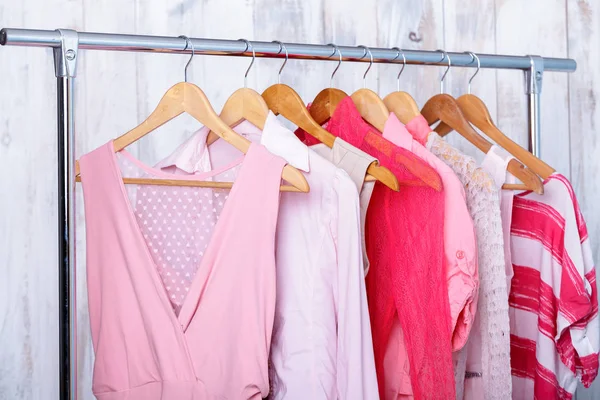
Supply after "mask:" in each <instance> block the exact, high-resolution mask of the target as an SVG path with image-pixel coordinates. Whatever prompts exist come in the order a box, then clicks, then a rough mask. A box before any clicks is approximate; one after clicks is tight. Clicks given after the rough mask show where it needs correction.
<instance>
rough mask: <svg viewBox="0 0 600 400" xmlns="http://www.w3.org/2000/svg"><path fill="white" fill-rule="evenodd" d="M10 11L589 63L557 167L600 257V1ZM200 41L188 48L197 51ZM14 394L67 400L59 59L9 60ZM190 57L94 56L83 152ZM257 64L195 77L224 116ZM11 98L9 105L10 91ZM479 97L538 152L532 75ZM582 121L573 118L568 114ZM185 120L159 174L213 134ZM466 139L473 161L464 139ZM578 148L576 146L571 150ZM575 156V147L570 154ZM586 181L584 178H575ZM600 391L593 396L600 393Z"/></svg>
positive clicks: (8, 16) (152, 141) (3, 296)
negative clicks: (173, 156)
mask: <svg viewBox="0 0 600 400" xmlns="http://www.w3.org/2000/svg"><path fill="white" fill-rule="evenodd" d="M226 3H227V4H226V6H224V2H222V1H219V0H181V1H177V2H173V1H169V0H134V1H132V2H122V1H119V0H84V1H80V2H78V1H74V0H50V1H42V0H23V1H20V2H14V1H11V0H0V16H1V17H2V21H4V22H3V23H4V24H5V25H7V26H9V25H10V26H17V27H30V28H40V29H54V28H57V27H69V28H75V29H84V30H88V31H113V32H120V33H143V34H161V35H188V36H196V37H214V38H229V39H238V38H247V39H250V40H276V39H277V40H282V41H290V42H311V43H329V42H335V43H337V44H340V45H342V44H347V45H356V44H364V45H368V46H369V45H371V46H385V47H392V46H398V47H401V48H407V49H433V50H435V49H438V48H445V49H447V50H453V51H465V50H472V51H475V52H489V53H493V52H498V53H510V54H527V53H533V54H541V55H546V56H557V57H565V56H567V55H569V56H571V57H573V58H576V59H577V61H578V62H579V71H578V72H577V73H576V74H573V75H571V76H570V77H567V75H566V74H562V73H547V74H545V80H544V88H543V96H542V112H543V114H542V128H543V142H542V150H543V154H544V159H545V160H546V161H548V162H549V163H550V164H551V165H552V166H553V167H555V168H557V169H558V170H559V171H560V172H562V173H564V174H565V175H570V176H571V177H572V179H573V184H574V186H575V191H576V194H577V196H578V197H579V200H580V203H581V206H582V209H583V212H584V215H585V217H586V219H587V221H588V229H589V233H590V237H591V238H592V240H596V242H592V243H593V251H594V255H595V258H596V260H598V259H600V247H599V246H598V245H597V244H595V243H598V240H600V239H599V236H600V211H598V210H597V207H595V201H596V200H597V199H598V198H599V194H600V193H599V192H600V183H599V182H598V178H597V177H596V175H597V174H598V172H600V165H599V163H600V161H598V160H600V154H599V153H600V141H599V140H598V138H597V134H596V132H597V130H598V127H599V126H600V109H599V107H600V106H599V102H598V100H597V99H599V98H600V76H599V69H598V65H600V59H599V50H598V49H599V48H600V15H599V13H600V10H599V9H600V5H599V4H598V2H597V1H594V0H577V1H575V0H573V1H571V0H531V1H529V2H523V1H520V0H483V1H476V0H465V1H457V0H378V1H376V2H364V1H360V0H349V1H342V0H284V1H275V0H253V1H248V0H232V1H228V2H226ZM183 45H184V41H183V40H182V48H183ZM0 52H1V54H2V57H0V68H1V69H2V74H3V79H1V80H0V93H2V94H3V96H1V97H0V107H1V108H0V109H1V110H2V113H0V182H2V184H3V187H4V188H5V189H7V190H9V195H4V193H5V192H3V195H2V196H0V209H2V210H4V212H3V213H2V216H1V217H0V249H2V251H3V257H2V261H1V262H0V273H1V274H2V284H1V286H0V343H2V346H0V347H1V349H0V399H2V400H4V399H10V400H12V399H50V400H52V399H57V398H58V362H57V357H58V349H57V347H56V345H57V334H58V314H57V310H58V295H57V284H58V283H57V266H56V265H57V253H56V241H57V237H56V201H57V200H56V172H55V171H56V154H55V153H56V116H55V96H56V91H55V78H54V72H53V64H52V57H51V52H49V51H44V50H40V49H35V48H3V49H1V50H0ZM187 60H188V56H183V55H182V56H171V55H160V54H127V53H121V52H113V53H111V52H93V51H88V52H82V57H81V58H80V61H79V62H80V64H79V69H78V78H77V80H76V85H77V86H76V87H77V90H76V101H77V105H76V129H77V154H78V155H81V154H84V153H86V152H88V151H90V150H93V149H94V148H96V147H97V146H99V145H101V144H103V143H105V142H106V141H107V140H108V139H110V138H113V137H116V136H118V135H120V134H121V133H123V132H125V131H127V130H129V129H131V128H132V127H133V126H135V125H137V124H138V123H139V122H140V121H142V120H143V119H144V118H145V117H146V116H147V115H148V114H149V113H150V112H151V111H152V110H153V109H154V107H155V106H156V104H157V103H158V101H159V99H160V98H161V96H162V95H163V94H164V92H165V91H166V90H167V89H168V88H169V87H170V86H172V85H173V84H174V83H176V82H178V81H180V80H182V79H183V67H184V65H185V63H186V62H187ZM249 62H250V60H249V59H247V58H236V57H216V56H212V57H209V56H197V57H195V58H194V60H193V62H192V65H191V67H190V74H189V75H190V80H191V81H192V82H194V83H196V84H197V85H198V86H200V87H201V88H202V89H203V90H204V91H205V93H206V94H207V96H208V97H209V99H210V100H211V103H212V104H213V106H214V108H215V109H216V110H220V108H221V107H222V105H223V104H224V103H225V101H226V99H227V98H228V97H229V95H230V94H231V93H233V92H234V91H235V90H236V89H238V88H240V87H241V86H243V76H244V72H245V70H246V68H247V66H248V64H249ZM280 65H281V61H280V60H269V59H262V60H257V61H256V63H255V65H254V68H253V69H252V71H250V74H249V76H248V86H249V87H251V88H254V89H256V90H257V91H259V92H262V91H263V90H264V89H265V88H266V87H267V86H269V85H271V84H273V83H275V82H276V81H277V71H278V69H279V67H280ZM366 66H367V65H366V64H358V63H344V64H342V67H341V68H340V70H339V71H338V74H337V76H336V79H335V81H334V85H335V86H336V87H340V88H341V89H343V90H344V91H346V92H347V93H352V92H353V91H355V90H356V89H359V88H361V87H362V75H363V73H364V71H365V68H366ZM334 67H335V62H311V61H305V60H291V61H290V62H289V63H288V65H287V66H286V69H285V70H284V72H283V74H282V77H281V79H282V83H286V84H289V85H290V86H292V87H293V88H294V89H295V90H296V91H297V92H298V93H299V94H300V95H301V96H302V97H303V99H304V100H305V101H310V100H312V99H313V98H314V97H315V95H316V94H317V93H318V92H319V91H320V90H321V89H322V88H324V87H326V86H328V85H329V76H330V73H331V71H332V70H333V68H334ZM399 68H400V65H399V64H398V65H376V66H374V67H373V69H372V70H371V72H370V74H369V75H368V77H367V87H369V88H371V89H373V90H375V91H378V93H379V95H380V96H385V95H386V94H388V93H389V92H391V91H393V90H396V75H397V73H398V71H399ZM442 72H443V68H439V67H414V66H408V67H407V68H406V70H405V72H404V75H403V76H402V78H401V81H400V84H401V89H402V90H406V91H408V92H409V93H411V94H412V95H413V97H414V98H415V99H416V100H417V102H418V103H419V105H420V106H422V105H423V104H424V103H425V101H426V100H427V99H428V98H429V97H431V96H433V95H434V94H436V93H438V92H439V80H438V79H439V77H440V75H441V73H442ZM471 72H472V70H469V71H461V70H460V69H453V70H452V71H451V73H450V78H449V86H448V87H449V90H450V92H451V93H452V94H453V95H455V96H458V95H460V94H462V93H463V92H464V91H465V89H466V80H467V77H468V74H469V73H471ZM7 93H8V94H9V95H6V94H7ZM473 93H474V94H476V95H478V96H480V97H482V98H483V99H484V101H485V102H486V104H487V105H488V107H489V108H490V111H491V112H492V115H493V116H494V117H497V122H498V124H499V126H500V127H501V128H502V129H503V130H504V131H505V132H506V133H507V134H509V135H510V136H511V137H512V138H513V139H516V140H517V141H518V142H519V143H520V144H523V145H526V137H527V122H526V107H525V104H526V103H525V95H524V87H523V77H522V73H519V72H510V71H498V72H496V71H491V70H490V71H487V70H482V72H480V75H479V76H478V77H477V78H476V79H475V81H474V85H473ZM567 110H568V113H567ZM198 128H199V126H198V124H197V123H196V122H195V121H193V119H192V118H188V117H180V118H177V119H176V120H174V121H172V122H171V123H169V124H167V125H165V126H164V127H162V128H161V129H159V130H157V132H154V133H152V134H150V135H149V136H148V137H146V138H144V139H143V140H142V141H141V142H140V143H139V144H138V145H137V146H132V147H133V148H132V149H131V151H132V153H133V154H135V155H137V156H138V157H140V158H141V159H142V160H143V161H144V162H147V163H150V164H152V163H154V162H156V161H158V160H159V159H161V158H163V157H164V156H166V155H167V154H169V153H170V152H171V151H172V150H173V149H174V148H175V147H176V146H177V145H178V144H179V143H181V141H183V140H184V139H185V138H187V137H189V136H190V134H191V133H192V132H194V131H195V130H196V129H198ZM451 140H452V141H453V142H454V143H458V145H459V147H461V148H462V149H464V150H465V151H467V152H471V151H473V149H472V147H470V145H468V144H466V143H465V141H464V140H463V139H462V138H458V137H454V136H453V137H452V139H451ZM569 145H570V146H569ZM567 148H570V152H565V149H567ZM569 171H571V173H569ZM77 200H78V203H77V223H78V226H77V234H78V240H77V246H78V249H77V250H78V252H77V256H78V307H77V308H78V317H79V320H78V339H79V364H78V366H79V398H80V399H85V400H88V399H90V400H91V399H93V395H92V393H91V378H92V363H93V351H92V347H91V338H90V333H89V323H88V320H87V295H86V292H85V231H84V228H85V225H84V221H83V202H82V198H81V193H80V190H79V193H78V198H77ZM599 385H600V384H598V383H596V385H595V387H594V389H590V390H587V391H583V390H581V391H580V392H578V400H584V399H592V398H600V388H599V387H598V386H599Z"/></svg>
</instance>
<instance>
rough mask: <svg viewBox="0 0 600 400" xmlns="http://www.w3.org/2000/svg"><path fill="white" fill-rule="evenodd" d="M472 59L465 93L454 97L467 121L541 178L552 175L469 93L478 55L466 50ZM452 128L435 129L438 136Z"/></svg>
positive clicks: (440, 125)
mask: <svg viewBox="0 0 600 400" xmlns="http://www.w3.org/2000/svg"><path fill="white" fill-rule="evenodd" d="M468 53H469V54H470V55H471V57H473V59H474V60H475V59H476V60H477V71H476V72H475V74H473V76H472V77H471V78H470V79H469V84H468V88H467V94H464V95H462V96H460V97H459V98H458V99H456V102H457V103H458V105H459V107H460V109H461V111H462V112H463V114H464V115H465V117H466V118H467V120H468V121H469V122H471V123H472V124H473V125H475V126H476V127H477V128H478V129H479V130H480V131H482V132H483V133H485V134H486V135H487V136H488V137H489V138H491V139H492V140H493V141H494V142H496V143H497V144H498V145H499V146H500V147H502V148H504V149H505V150H506V151H508V152H509V153H510V154H511V155H513V156H514V157H515V158H517V159H518V160H520V161H521V162H522V163H523V164H525V166H527V167H528V168H529V169H531V170H532V171H533V172H535V173H536V174H537V175H539V176H541V177H542V178H543V179H547V178H548V177H549V176H550V175H552V174H553V173H554V172H555V170H554V169H553V168H552V167H551V166H549V165H548V164H546V163H545V162H544V161H542V160H541V159H539V158H538V157H536V156H534V155H533V154H532V153H530V152H529V151H527V150H525V149H524V148H523V147H521V146H519V145H518V144H517V143H515V142H514V141H513V140H511V139H510V138H509V137H508V136H506V135H505V134H504V133H503V132H502V131H501V130H500V129H498V127H497V126H496V124H495V123H494V121H493V119H492V116H491V115H490V112H489V110H488V108H487V107H486V105H485V103H484V102H483V101H482V100H481V99H480V98H479V97H477V96H475V95H473V94H471V81H472V80H473V78H475V75H477V73H478V72H479V66H480V64H479V57H477V55H476V54H475V53H472V52H468ZM451 130H452V128H450V127H449V126H448V125H447V124H445V123H444V122H442V123H440V124H439V125H438V126H437V127H436V128H435V131H436V132H437V133H438V134H439V135H440V136H445V135H447V134H448V133H449V132H450V131H451Z"/></svg>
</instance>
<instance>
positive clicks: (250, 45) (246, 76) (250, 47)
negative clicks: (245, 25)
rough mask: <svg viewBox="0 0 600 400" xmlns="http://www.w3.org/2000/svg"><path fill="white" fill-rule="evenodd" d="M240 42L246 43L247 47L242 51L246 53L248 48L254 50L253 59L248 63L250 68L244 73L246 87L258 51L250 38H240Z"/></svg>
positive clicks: (245, 86)
mask: <svg viewBox="0 0 600 400" xmlns="http://www.w3.org/2000/svg"><path fill="white" fill-rule="evenodd" d="M238 40H239V41H240V42H244V43H246V48H245V49H244V51H243V52H242V53H245V52H247V51H248V49H251V50H252V61H250V65H248V69H247V70H246V73H245V74H244V88H247V87H248V73H249V72H250V70H251V69H252V66H253V65H254V60H256V52H255V51H254V46H252V43H250V41H249V40H247V39H238Z"/></svg>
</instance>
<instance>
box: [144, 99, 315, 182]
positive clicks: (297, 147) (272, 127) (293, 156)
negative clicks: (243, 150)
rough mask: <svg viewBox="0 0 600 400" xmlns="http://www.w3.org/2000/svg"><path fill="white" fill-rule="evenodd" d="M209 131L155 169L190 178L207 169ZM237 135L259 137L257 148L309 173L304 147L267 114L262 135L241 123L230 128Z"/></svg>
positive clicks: (273, 115)
mask: <svg viewBox="0 0 600 400" xmlns="http://www.w3.org/2000/svg"><path fill="white" fill-rule="evenodd" d="M209 131H210V129H208V128H207V127H203V128H202V129H200V130H198V131H196V133H194V134H193V135H192V137H190V138H189V139H188V140H186V141H185V142H184V143H183V144H181V145H180V146H179V147H178V148H177V149H176V150H175V151H174V152H173V153H172V154H171V155H169V156H168V157H167V158H165V159H164V160H162V161H160V162H159V163H158V164H157V165H156V167H157V168H168V167H172V166H175V167H177V168H178V169H180V170H182V171H184V172H186V173H189V174H193V173H195V172H204V171H207V170H208V169H210V154H209V151H208V147H207V146H206V138H207V136H208V132H209ZM234 131H236V132H237V133H239V134H241V135H245V136H246V135H253V134H254V135H256V134H260V144H262V145H263V146H265V147H266V148H267V150H269V151H270V152H271V153H273V154H275V155H277V156H279V157H281V158H283V159H284V160H286V161H287V162H288V163H289V164H290V165H292V166H293V167H295V168H298V169H301V170H302V171H305V172H309V171H310V163H309V158H308V147H307V146H306V145H305V144H303V143H302V142H301V141H300V140H299V139H298V138H297V137H296V136H295V135H294V133H293V132H292V131H290V130H289V129H287V128H286V127H285V126H283V125H282V124H281V123H280V122H279V120H277V117H276V116H275V114H273V113H272V112H271V111H269V114H268V115H267V119H266V121H265V126H264V128H263V131H262V134H261V131H260V129H258V128H257V127H255V126H254V125H252V123H250V122H248V121H242V122H241V123H240V124H239V125H238V126H236V127H235V128H234Z"/></svg>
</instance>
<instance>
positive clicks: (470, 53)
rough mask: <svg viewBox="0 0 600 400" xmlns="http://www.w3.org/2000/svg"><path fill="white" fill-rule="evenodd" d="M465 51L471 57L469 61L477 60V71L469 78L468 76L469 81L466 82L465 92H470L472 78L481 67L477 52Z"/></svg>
mask: <svg viewBox="0 0 600 400" xmlns="http://www.w3.org/2000/svg"><path fill="white" fill-rule="evenodd" d="M465 53H467V54H468V55H470V56H471V58H472V60H471V63H472V62H473V61H475V60H477V71H475V73H474V74H473V76H471V78H469V83H468V84H467V93H468V94H471V82H472V81H473V78H475V75H477V74H478V73H479V69H480V68H481V62H480V61H479V57H477V54H475V53H473V52H472V51H465ZM469 64H470V63H469Z"/></svg>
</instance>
